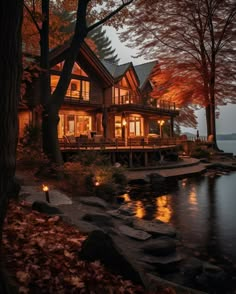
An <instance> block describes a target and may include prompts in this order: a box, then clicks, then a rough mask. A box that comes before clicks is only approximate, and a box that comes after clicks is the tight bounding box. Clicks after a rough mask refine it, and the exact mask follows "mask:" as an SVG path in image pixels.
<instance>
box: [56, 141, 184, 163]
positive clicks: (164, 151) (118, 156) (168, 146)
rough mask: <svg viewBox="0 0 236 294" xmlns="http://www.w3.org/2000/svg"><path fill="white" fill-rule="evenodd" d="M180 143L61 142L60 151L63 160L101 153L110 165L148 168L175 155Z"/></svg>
mask: <svg viewBox="0 0 236 294" xmlns="http://www.w3.org/2000/svg"><path fill="white" fill-rule="evenodd" d="M180 145H181V141H180V140H177V139H174V138H168V139H156V140H154V139H152V140H149V141H145V140H143V139H142V140H136V141H135V140H130V139H128V140H127V141H126V142H125V141H124V140H116V141H114V142H104V141H100V142H94V141H91V140H90V141H82V140H81V141H77V142H72V143H68V142H61V151H62V153H63V156H64V159H65V160H68V158H69V157H70V156H71V155H73V154H76V153H79V152H91V151H96V152H101V153H102V154H104V155H106V156H108V157H109V158H110V161H111V163H112V164H115V163H116V162H119V163H120V164H121V165H123V166H126V167H128V168H134V167H148V166H155V165H157V164H159V163H160V162H161V161H162V160H163V159H164V158H167V157H168V156H169V155H170V154H171V153H172V154H173V153H175V152H176V151H177V149H178V148H179V146H180Z"/></svg>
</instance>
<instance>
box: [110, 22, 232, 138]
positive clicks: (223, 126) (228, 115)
mask: <svg viewBox="0 0 236 294" xmlns="http://www.w3.org/2000/svg"><path fill="white" fill-rule="evenodd" d="M106 32H107V36H108V37H109V39H110V40H111V41H112V47H113V48H115V49H116V54H118V57H119V58H120V62H119V63H120V64H123V63H127V62H130V61H132V62H133V64H134V65H137V64H141V63H145V62H148V61H149V60H145V59H144V58H142V57H140V58H133V56H134V55H135V54H136V53H137V52H136V50H135V49H132V48H128V47H126V46H125V44H124V43H121V42H120V40H119V37H118V33H117V32H116V30H115V29H114V28H111V27H106ZM235 95H236V94H235ZM219 111H220V116H219V119H217V120H216V133H217V134H231V133H236V105H233V104H228V105H226V106H222V107H220V108H219ZM196 114H197V116H198V126H197V129H198V130H199V135H200V136H206V134H207V131H206V117H205V112H204V110H203V109H202V110H199V111H197V112H196ZM197 129H192V128H182V132H191V133H193V134H195V133H196V131H197Z"/></svg>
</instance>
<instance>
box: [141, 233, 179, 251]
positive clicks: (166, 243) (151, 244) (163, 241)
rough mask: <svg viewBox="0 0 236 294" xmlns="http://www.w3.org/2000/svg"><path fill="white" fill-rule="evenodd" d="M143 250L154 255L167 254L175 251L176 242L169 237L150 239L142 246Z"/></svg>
mask: <svg viewBox="0 0 236 294" xmlns="http://www.w3.org/2000/svg"><path fill="white" fill-rule="evenodd" d="M142 250H143V251H144V252H145V253H148V254H151V255H154V256H160V255H167V254H170V253H173V252H175V250H176V242H175V240H173V239H172V238H168V237H166V238H156V239H150V240H147V241H146V242H145V244H144V245H143V246H142Z"/></svg>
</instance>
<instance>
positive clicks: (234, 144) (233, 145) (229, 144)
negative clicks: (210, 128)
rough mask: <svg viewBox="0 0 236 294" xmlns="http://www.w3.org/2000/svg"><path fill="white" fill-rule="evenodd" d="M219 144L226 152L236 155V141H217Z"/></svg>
mask: <svg viewBox="0 0 236 294" xmlns="http://www.w3.org/2000/svg"><path fill="white" fill-rule="evenodd" d="M217 143H218V147H219V148H220V149H222V150H224V152H232V153H233V154H234V155H236V140H217Z"/></svg>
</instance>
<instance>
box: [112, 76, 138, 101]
mask: <svg viewBox="0 0 236 294" xmlns="http://www.w3.org/2000/svg"><path fill="white" fill-rule="evenodd" d="M112 90H113V91H112V98H113V104H129V103H134V102H135V100H136V98H137V97H136V96H137V95H135V93H134V91H133V90H132V88H131V86H130V85H129V82H128V80H127V78H126V77H123V78H122V80H121V81H120V82H119V83H118V84H117V85H116V86H115V87H113V89H112Z"/></svg>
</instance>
